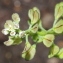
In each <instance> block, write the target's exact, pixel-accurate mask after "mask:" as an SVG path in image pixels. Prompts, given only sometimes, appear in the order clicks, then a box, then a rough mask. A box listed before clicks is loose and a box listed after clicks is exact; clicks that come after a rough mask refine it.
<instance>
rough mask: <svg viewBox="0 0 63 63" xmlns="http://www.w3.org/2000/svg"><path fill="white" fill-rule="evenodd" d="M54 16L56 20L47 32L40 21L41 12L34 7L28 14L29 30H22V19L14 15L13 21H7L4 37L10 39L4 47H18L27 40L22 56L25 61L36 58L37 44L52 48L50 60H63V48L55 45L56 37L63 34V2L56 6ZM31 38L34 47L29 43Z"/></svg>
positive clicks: (3, 31)
mask: <svg viewBox="0 0 63 63" xmlns="http://www.w3.org/2000/svg"><path fill="white" fill-rule="evenodd" d="M54 16H55V20H54V23H53V26H52V28H51V29H49V30H45V29H44V28H43V26H42V22H41V19H40V11H39V9H38V8H36V7H34V8H32V9H30V10H29V12H28V17H29V20H28V24H29V28H28V29H27V30H20V28H19V22H20V17H19V15H18V14H17V13H14V14H12V20H7V21H6V23H5V24H4V29H3V30H2V33H3V34H4V35H9V39H8V40H7V41H5V42H4V45H6V46H11V45H18V44H20V43H22V41H23V40H24V39H25V40H26V42H25V47H24V50H23V52H22V55H21V56H22V58H24V59H25V60H31V59H33V57H34V56H35V53H36V46H37V44H38V43H43V44H44V45H45V46H46V47H50V51H49V55H48V58H51V57H58V58H60V59H63V48H62V49H60V48H59V47H58V46H57V45H55V44H54V39H55V35H58V34H61V33H63V19H62V18H63V2H61V3H58V4H57V5H56V6H55V14H54ZM30 36H31V38H32V40H33V41H34V44H32V45H31V44H30V42H29V41H28V37H30Z"/></svg>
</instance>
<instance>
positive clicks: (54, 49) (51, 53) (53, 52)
mask: <svg viewBox="0 0 63 63" xmlns="http://www.w3.org/2000/svg"><path fill="white" fill-rule="evenodd" d="M58 52H59V47H58V46H57V45H55V44H53V45H52V46H51V48H50V51H49V55H48V58H51V57H54V56H55V55H56V54H57V53H58Z"/></svg>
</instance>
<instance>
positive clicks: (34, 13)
mask: <svg viewBox="0 0 63 63" xmlns="http://www.w3.org/2000/svg"><path fill="white" fill-rule="evenodd" d="M28 16H29V18H30V19H31V24H35V23H36V22H37V21H38V20H39V19H40V11H39V10H38V8H36V7H34V8H33V9H30V10H29V12H28Z"/></svg>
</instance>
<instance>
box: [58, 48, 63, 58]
mask: <svg viewBox="0 0 63 63" xmlns="http://www.w3.org/2000/svg"><path fill="white" fill-rule="evenodd" d="M57 55H58V57H59V58H60V59H63V48H62V49H60V51H59V52H58V54H57Z"/></svg>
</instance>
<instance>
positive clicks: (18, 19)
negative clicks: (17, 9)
mask: <svg viewBox="0 0 63 63" xmlns="http://www.w3.org/2000/svg"><path fill="white" fill-rule="evenodd" d="M12 19H13V21H14V22H16V23H19V22H20V17H19V15H18V14H17V13H14V14H13V15H12Z"/></svg>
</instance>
